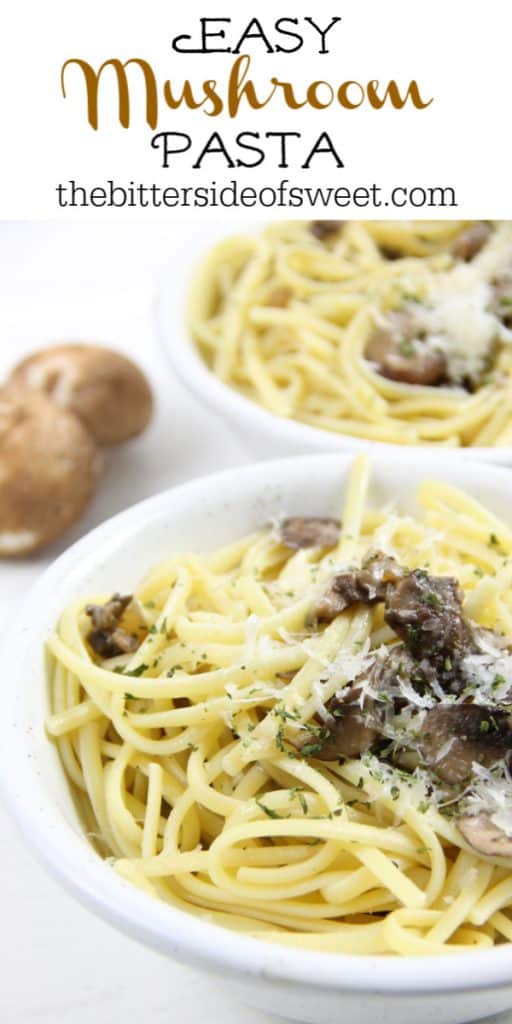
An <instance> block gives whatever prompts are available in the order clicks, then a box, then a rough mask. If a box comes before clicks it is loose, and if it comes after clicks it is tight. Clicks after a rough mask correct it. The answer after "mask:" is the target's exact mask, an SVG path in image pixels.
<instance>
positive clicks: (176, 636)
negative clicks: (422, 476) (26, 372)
mask: <svg viewBox="0 0 512 1024" xmlns="http://www.w3.org/2000/svg"><path fill="white" fill-rule="evenodd" d="M369 488H370V480H369V464H368V462H367V461H366V459H365V458H361V457H360V458H358V459H356V460H355V461H354V464H353V467H352V471H351V476H350V479H349V482H348V486H347V490H346V495H345V500H344V508H343V510H342V526H341V530H340V531H339V535H338V534H337V537H336V541H335V544H334V545H333V544H332V543H331V544H330V546H329V547H325V546H324V547H322V546H318V545H315V546H309V547H304V548H301V547H296V548H295V549H292V547H291V546H289V544H288V542H285V539H284V534H283V532H282V531H283V526H282V524H280V523H277V524H273V525H271V526H269V527H266V528H263V529H262V530H261V531H259V532H257V533H254V534H252V535H250V536H247V537H244V538H242V539H240V540H236V541H234V542H233V543H232V544H231V545H229V546H227V547H225V548H223V549H221V550H217V551H214V552H213V553H211V554H209V555H207V556H199V555H195V554H193V553H190V554H181V555H175V556H172V557H169V558H167V559H166V561H164V562H162V563H161V564H160V565H158V566H156V567H155V568H154V569H153V570H152V571H151V572H150V573H149V574H148V575H147V577H146V578H145V579H144V580H143V581H142V582H141V583H140V585H139V587H138V589H137V590H136V592H135V601H133V602H132V604H131V605H129V606H128V610H124V608H123V610H122V614H123V615H124V616H126V615H129V614H132V615H134V614H137V615H139V616H140V617H141V620H143V626H142V627H140V625H139V627H138V628H139V634H140V633H141V634H142V636H143V638H142V642H140V635H139V645H138V646H137V648H136V649H134V650H131V651H129V652H125V653H123V652H121V653H117V654H114V655H112V654H111V653H110V654H109V656H108V657H100V656H98V654H97V653H96V648H95V647H94V635H93V633H92V632H88V630H90V627H91V621H90V619H91V616H93V622H94V621H95V620H94V615H95V614H96V615H98V614H99V615H100V619H101V615H102V612H101V609H102V608H103V609H104V608H105V607H106V605H105V604H104V603H103V604H102V603H101V602H105V601H107V598H108V595H104V594H100V595H97V594H94V595H91V596H90V599H89V602H87V601H86V600H85V599H84V600H80V601H78V602H75V603H74V604H73V605H71V606H70V607H68V608H67V609H66V610H65V611H64V613H63V615H62V617H61V620H60V623H59V626H58V629H57V631H56V632H55V633H54V634H53V635H52V636H51V638H50V640H49V644H48V647H49V662H50V670H49V672H50V684H51V699H52V714H51V716H50V718H49V721H48V723H47V728H48V732H49V734H50V736H51V737H52V738H53V739H54V741H55V743H56V744H57V747H58V750H59V753H60V756H61V759H62V764H63V767H64V770H65V772H66V774H67V776H68V779H69V781H70V784H71V786H72V790H73V794H74V796H75V798H76V803H77V806H78V808H79V811H80V814H81V815H82V818H83V821H84V825H85V828H86V830H87V832H88V835H89V837H90V839H91V841H92V842H93V843H94V845H95V846H96V848H97V850H98V852H99V853H100V854H101V855H102V856H104V857H106V858H109V859H110V860H111V863H112V865H113V869H115V870H116V871H117V872H118V873H119V874H120V875H121V876H122V877H123V878H124V879H126V880H127V881H129V882H130V883H132V884H134V885H136V886H138V887H139V888H140V889H141V890H143V891H144V892H146V893H148V894H150V895H152V896H154V897H157V898H159V899H162V900H164V901H167V902H168V903H169V904H171V905H172V906H174V907H180V908H182V909H186V910H187V911H188V912H190V913H193V914H196V915H198V916H200V917H203V918H205V919H206V920H209V921H214V922H217V923H219V924H221V925H223V926H226V927H228V928H231V929H236V930H239V931H243V932H245V933H248V934H252V935H255V936H256V937H259V938H261V939H265V940H267V941H269V942H276V943H284V944H286V945H289V946H297V947H301V948H309V949H313V950H325V951H329V952H349V953H358V954H370V953H378V954H392V955H431V954H444V953H447V954H448V953H451V952H455V951H457V950H461V949H464V950H466V949H471V948H483V947H489V946H492V945H493V944H496V943H501V942H508V941H510V940H511V939H512V916H511V911H512V873H511V869H512V859H511V857H510V856H508V857H507V856H502V855H499V856H497V855H494V854H491V855H482V854H481V853H478V852H477V851H476V850H475V848H474V847H473V846H472V845H471V843H470V842H468V841H466V839H465V838H464V835H463V833H462V832H461V831H460V830H459V828H458V818H457V817H453V816H450V814H449V810H450V807H449V802H448V804H447V806H443V804H442V803H439V802H436V799H435V798H434V795H433V791H432V786H431V785H430V783H429V779H428V778H427V776H426V775H425V772H424V771H422V770H421V769H415V770H413V769H412V768H411V769H410V770H409V772H407V771H404V770H403V768H402V769H398V768H396V767H395V766H394V765H393V764H391V763H390V762H389V760H387V755H386V753H385V752H383V751H382V750H380V751H379V752H377V753H375V752H372V751H370V750H369V751H367V752H366V753H364V754H361V756H353V757H339V758H337V759H335V760H322V759H321V750H320V749H319V748H315V746H314V743H313V745H312V749H311V750H309V751H308V749H307V746H305V745H304V739H305V738H306V739H307V738H308V737H309V739H310V740H311V737H313V740H314V739H315V737H318V736H319V735H320V734H321V733H322V729H323V727H324V723H325V711H326V708H328V707H329V706H330V702H332V700H333V699H335V697H336V694H338V693H339V692H340V690H341V691H342V692H343V689H344V687H346V686H350V685H351V683H352V682H353V681H354V680H355V679H356V678H357V679H361V678H363V677H365V676H366V677H368V672H369V666H370V664H371V663H372V658H374V657H375V653H374V652H375V651H380V652H381V654H382V651H384V652H385V653H386V652H389V650H393V649H396V643H395V641H396V636H393V634H392V631H391V629H390V628H389V625H387V624H386V622H385V621H384V620H383V617H382V607H381V606H380V605H379V604H378V603H369V604H365V603H361V602H359V603H357V602H356V603H355V604H354V605H351V606H350V607H347V608H346V609H345V610H344V611H341V612H340V613H339V614H336V615H334V616H333V617H332V621H330V622H328V623H327V624H325V623H324V622H322V621H312V619H311V608H312V606H313V607H314V604H315V601H317V599H318V595H319V594H321V593H323V592H324V590H325V588H326V586H327V585H328V583H329V580H331V579H332V575H333V573H336V572H339V571H340V569H343V570H344V571H348V570H347V567H348V566H358V565H360V564H362V562H363V560H364V557H365V554H366V553H367V552H368V551H369V550H373V551H375V550H379V551H381V552H382V551H383V552H385V553H386V557H387V558H394V559H396V560H397V562H399V563H400V565H404V566H407V567H408V570H416V569H424V570H425V572H424V575H423V576H422V575H421V574H420V575H419V576H418V579H420V578H421V579H423V578H428V579H430V578H431V577H427V570H428V573H435V574H438V576H439V577H447V576H455V577H456V578H457V580H458V581H459V583H460V585H461V586H462V588H463V590H464V594H465V611H466V612H467V613H468V614H471V616H472V619H473V620H474V621H475V622H478V623H479V624H480V625H481V626H483V627H486V628H487V629H492V630H494V631H495V633H494V634H493V635H495V636H500V635H502V634H506V633H507V632H508V631H509V630H510V623H511V622H512V595H511V592H510V587H509V582H510V578H511V564H510V561H509V559H510V555H511V554H512V530H511V529H510V528H509V527H507V526H506V524H504V523H501V522H500V521H499V520H497V519H496V517H495V516H493V515H492V514H491V513H489V512H488V511H487V510H486V509H485V508H483V507H482V506H480V505H479V504H478V503H477V502H476V501H474V500H473V499H471V498H470V497H469V496H467V495H466V494H464V493H462V492H460V491H458V490H456V489H455V488H452V487H450V486H449V485H447V484H445V483H439V482H436V481H425V482H424V483H423V484H422V486H421V488H420V490H419V494H418V501H419V505H420V508H421V513H419V514H418V515H417V517H413V516H411V515H406V514H403V513H401V512H400V511H399V510H397V511H390V510H389V509H382V508H375V507H374V506H373V505H372V503H371V498H370V496H369ZM323 522H324V521H322V523H323ZM328 522H329V523H330V524H331V523H332V521H328ZM329 528H331V527H329ZM350 571H352V570H350ZM405 578H406V579H411V576H406V577H405ZM116 600H118V606H116V607H117V612H116V614H117V615H118V619H119V608H120V607H121V604H122V602H123V601H125V604H126V600H125V599H118V598H117V597H115V598H112V599H111V602H115V601H116ZM91 602H94V603H93V604H91ZM96 602H100V603H99V604H97V603H96ZM91 608H92V611H91ZM98 608H99V609H100V612H99V613H98V611H97V610H98ZM130 608H131V609H132V611H131V612H130ZM94 609H96V612H95V611H94ZM134 609H135V611H134ZM98 621H100V620H98ZM119 621H121V622H126V619H125V618H122V619H119ZM102 623H103V625H102V628H103V632H101V629H100V633H101V642H102V643H105V637H106V632H105V629H104V621H103V620H102ZM100 625H101V623H100ZM116 628H118V626H117V625H116ZM130 628H131V629H132V630H133V628H134V627H133V621H132V624H131V627H130ZM123 635H124V634H123ZM485 635H487V634H485ZM489 635H490V634H489ZM96 639H97V638H96ZM107 641H108V642H110V640H109V638H108V637H107ZM390 644H391V647H389V645H390ZM107 653H109V652H107ZM499 657H500V659H501V660H500V665H502V664H505V665H506V666H507V665H508V662H507V658H510V663H511V664H512V656H511V655H509V654H508V648H506V649H505V648H504V649H503V651H502V652H501V653H500V655H499ZM481 660H482V659H481ZM484 660H485V659H484ZM450 667H451V666H448V668H450ZM445 668H446V666H445ZM509 668H510V666H509ZM501 671H502V672H506V671H508V669H507V668H501ZM368 678H369V677H368ZM498 678H502V677H498V675H496V676H495V679H498ZM432 685H434V684H432ZM499 685H500V686H501V685H502V684H501V683H500V684H499ZM504 685H505V680H503V686H504ZM493 686H494V688H495V686H496V683H495V682H494V683H493ZM507 686H512V675H511V677H510V679H509V680H508V682H507ZM403 692H404V694H406V693H407V692H408V691H406V690H405V689H404V691H403ZM425 694H426V691H422V690H421V689H420V688H418V689H417V691H415V692H414V694H413V696H414V699H415V700H416V701H417V702H419V704H420V705H421V706H420V709H419V710H418V708H416V709H414V712H415V714H417V715H419V716H420V717H421V715H425V714H426V712H425V706H426V704H428V701H429V700H430V697H428V694H427V696H425ZM427 698H428V699H427ZM422 702H423V704H422ZM504 702H505V703H506V699H505V698H504ZM401 703H402V704H403V703H404V702H403V701H401ZM431 703H432V701H431ZM322 716H323V717H322ZM315 723H316V724H315ZM317 754H318V756H316V755H317ZM473 767H474V768H475V771H476V769H477V768H478V765H477V766H473ZM480 773H481V774H482V775H484V774H485V769H484V768H481V769H480ZM503 784H504V785H505V784H507V785H508V783H507V782H506V780H505V783H503ZM496 785H499V783H496ZM511 787H512V783H511V784H510V785H509V789H511V792H512V788H511ZM459 795H460V794H459ZM457 799H458V798H457ZM508 799H509V800H510V797H509V798H508ZM505 803H506V800H505ZM511 806H512V803H511ZM500 807H501V812H503V807H504V803H503V801H502V804H501V805H500ZM507 807H508V804H507ZM502 817H503V814H502ZM500 821H501V819H500ZM503 827H504V828H505V827H506V825H504V826H503ZM511 832H512V830H511Z"/></svg>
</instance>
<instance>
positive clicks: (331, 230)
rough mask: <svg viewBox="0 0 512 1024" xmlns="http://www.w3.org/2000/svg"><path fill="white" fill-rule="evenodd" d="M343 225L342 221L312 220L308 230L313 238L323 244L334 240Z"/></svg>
mask: <svg viewBox="0 0 512 1024" xmlns="http://www.w3.org/2000/svg"><path fill="white" fill-rule="evenodd" d="M344 223H345V221H344V220H312V221H311V224H310V225H309V230H310V231H311V234H312V235H314V237H315V238H318V240H319V241H320V242H324V241H326V240H327V239H329V238H334V237H335V236H336V235H337V234H338V232H339V230H340V228H342V227H343V225H344Z"/></svg>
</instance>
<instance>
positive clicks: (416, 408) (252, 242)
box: [189, 221, 512, 447]
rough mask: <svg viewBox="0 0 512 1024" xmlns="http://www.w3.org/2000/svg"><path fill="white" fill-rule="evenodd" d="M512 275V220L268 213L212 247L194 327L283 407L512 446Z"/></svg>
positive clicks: (392, 433)
mask: <svg viewBox="0 0 512 1024" xmlns="http://www.w3.org/2000/svg"><path fill="white" fill-rule="evenodd" d="M511 272H512V224H511V223H510V222H501V223H498V222H495V223H493V224H482V223H481V222H476V223H473V224H471V223H470V224H469V225H468V224H467V223H466V224H464V223H463V222H454V221H442V222H436V221H418V222H411V221H405V222H386V221H379V222H356V221H349V222H346V223H343V222H332V221H319V222H315V223H313V224H312V225H311V224H307V223H299V222H297V223H282V224H273V225H272V226H271V227H269V228H268V229H267V230H266V231H264V232H263V233H262V234H260V235H256V234H254V235H242V236H238V237H233V238H228V239H226V240H225V241H223V242H222V243H221V244H219V245H217V246H216V247H215V248H214V249H213V250H212V251H211V252H210V253H209V254H208V256H207V258H206V259H205V261H204V263H203V265H202V266H201V268H200V269H199V271H198V273H197V275H196V278H195V281H194V283H193V288H192V294H191V302H190V313H189V323H190V329H191V333H192V336H193V338H194V340H195V342H196V344H197V345H198V348H199V351H200V353H201V355H202V356H203V358H204V360H205V362H206V363H207V365H208V367H209V368H210V369H211V370H212V371H213V372H214V373H215V374H216V375H217V376H218V377H220V379H221V380H222V381H223V382H224V383H225V384H227V385H229V386H230V387H233V388H235V389H236V390H237V391H239V392H240V393H241V394H242V395H243V396H245V397H246V398H249V399H251V400H252V401H254V402H257V403H259V404H260V405H262V406H263V407H264V408H265V409H267V410H268V411H270V412H271V413H273V414H275V415H277V416H281V417H287V418H291V419H295V420H298V421H299V422H301V423H305V424H307V425H309V426H311V427H316V428H319V429H321V430H327V431H333V432H335V433H339V434H347V435H352V436H354V437H358V438H363V439H368V440H372V441H383V442H387V443H393V444H401V445H444V446H448V447H457V446H468V445H478V446H491V447H492V446H508V445H510V443H511V442H512V419H511V413H510V407H511V404H510V395H511V377H512V348H511V346H510V341H511V339H512V332H511V330H510V325H511V323H512V320H511V313H512V273H511ZM418 371H419V372H418Z"/></svg>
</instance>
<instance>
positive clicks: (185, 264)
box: [156, 223, 512, 466]
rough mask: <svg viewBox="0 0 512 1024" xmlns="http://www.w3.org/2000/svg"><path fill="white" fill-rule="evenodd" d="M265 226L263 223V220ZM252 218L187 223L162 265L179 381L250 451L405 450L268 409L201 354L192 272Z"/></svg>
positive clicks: (485, 453)
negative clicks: (191, 316) (193, 330)
mask: <svg viewBox="0 0 512 1024" xmlns="http://www.w3.org/2000/svg"><path fill="white" fill-rule="evenodd" d="M259 230H261V226H259ZM254 231H255V227H254V224H253V225H252V226H251V225H247V224H242V225H240V226H239V227H238V229H237V228H236V227H235V226H231V225H230V224H227V225H226V224H223V225H220V224H211V223H206V224H204V225H202V226H193V227H192V228H189V227H187V234H186V237H184V238H182V239H180V244H179V248H177V249H176V252H175V253H174V254H173V256H172V259H170V260H169V264H168V266H167V268H166V270H165V271H164V274H163V277H162V282H161V287H160V292H159V295H158V299H157V304H156V322H157V331H158V335H159V337H160V340H161V342H162V345H163V348H164V350H165V352H166V354H167V356H168V358H169V361H170V363H171V366H172V368H173V370H174V372H175V374H176V376H177V377H178V378H179V380H180V381H181V383H182V384H183V385H184V386H185V387H186V389H187V390H188V391H190V392H191V393H192V394H193V395H194V396H195V397H196V398H197V399H198V401H199V402H200V403H201V405H205V406H207V408H209V409H211V410H212V411H213V412H215V413H217V415H219V416H221V417H222V418H223V419H225V420H227V421H228V422H229V423H230V424H231V426H232V429H233V432H234V433H235V434H236V436H237V437H239V438H240V439H241V440H242V441H244V442H245V444H246V447H247V451H248V453H249V454H250V455H251V456H252V457H253V458H257V459H261V458H269V457H277V456H280V455H303V454H305V453H310V452H311V453H314V452H330V451H332V452H339V451H349V452H358V451H371V450H374V449H377V450H378V452H381V451H383V450H386V451H390V452H393V451H404V450H407V447H409V446H407V447H406V448H405V449H404V446H402V445H394V444H384V443H383V442H381V441H366V440H361V439H360V438H357V437H350V435H348V434H334V433H332V432H331V431H328V430H319V429H317V428H316V427H310V426H308V425H307V424H305V423H299V422H298V421H297V420H293V419H285V418H284V417H282V416H275V415H274V413H271V412H268V411H267V410H266V409H264V408H263V406H261V405H258V403H257V402H253V401H251V400H250V399H248V398H245V397H244V395H242V394H240V393H239V392H238V391H236V390H235V388H231V387H229V386H227V385H226V384H224V383H223V382H222V381H221V380H220V379H219V378H218V377H217V376H216V375H215V374H214V373H212V371H211V370H209V369H208V366H207V365H206V363H205V362H204V360H203V359H202V357H201V355H200V353H199V350H198V348H197V346H196V345H195V343H194V341H193V339H192V338H191V337H190V334H189V332H188V329H187V321H188V310H187V305H188V296H189V291H190V285H191V280H192V277H193V275H194V274H195V273H196V271H197V268H198V265H199V263H200V262H201V260H202V259H204V257H205V256H206V254H207V252H208V250H209V249H210V248H211V247H212V246H213V245H215V244H216V243H217V242H219V241H221V239H223V238H226V237H227V236H228V235H229V234H238V233H240V232H249V233H251V232H252V233H254ZM429 450H432V451H440V452H442V454H443V455H446V457H447V458H452V459H455V460H456V459H459V458H461V457H462V458H469V459H472V460H478V461H481V462H490V463H494V464H496V465H502V466H510V465H512V447H511V448H478V447H474V448H453V449H450V448H440V447H437V448H436V447H435V446H432V447H431V448H429V447H427V446H425V447H423V446H422V451H429Z"/></svg>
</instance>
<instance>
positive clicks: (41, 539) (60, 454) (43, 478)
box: [0, 391, 100, 557]
mask: <svg viewBox="0 0 512 1024" xmlns="http://www.w3.org/2000/svg"><path fill="white" fill-rule="evenodd" d="M99 468H100V460H99V458H98V452H97V448H96V445H95V443H94V441H93V439H92V438H91V436H90V435H89V433H88V431H87V430H86V429H85V427H84V426H83V425H82V424H81V423H80V421H79V420H78V419H77V418H76V416H73V415H72V414H71V413H68V412H66V411H65V410H64V409H59V408H58V406H56V405H54V404H53V402H50V401H48V399H46V398H43V396H42V395H35V394H26V393H25V394H21V393H14V392H12V391H11V392H7V391H2V392H0V556H7V557H9V556H16V555H25V554H28V553H29V552H32V551H36V550H37V549H38V548H41V547H43V545H45V544H48V543H49V542H50V541H52V540H55V539H56V538H57V537H59V536H60V535H61V534H62V533H63V532H64V530H66V529H67V528H68V526H71V525H72V523H74V522H75V521H76V520H77V519H78V518H79V516H80V515H81V514H82V512H83V510H84V508H85V506H86V504H87V502H88V500H89V498H90V497H91V495H92V494H93V492H94V490H95V486H96V480H97V477H98V475H99Z"/></svg>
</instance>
